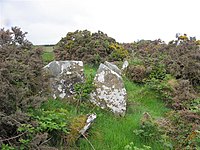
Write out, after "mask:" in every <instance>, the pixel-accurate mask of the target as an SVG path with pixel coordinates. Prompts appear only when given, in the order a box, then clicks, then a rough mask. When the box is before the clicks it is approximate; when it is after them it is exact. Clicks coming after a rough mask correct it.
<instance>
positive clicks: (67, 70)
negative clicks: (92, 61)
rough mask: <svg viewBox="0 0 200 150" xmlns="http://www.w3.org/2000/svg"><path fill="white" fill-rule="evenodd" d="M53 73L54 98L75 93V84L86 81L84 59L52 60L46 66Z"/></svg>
mask: <svg viewBox="0 0 200 150" xmlns="http://www.w3.org/2000/svg"><path fill="white" fill-rule="evenodd" d="M44 69H45V70H46V71H48V72H49V74H50V75H51V78H50V86H51V89H52V90H51V91H52V96H53V98H54V99H56V98H57V97H59V98H62V99H63V98H67V97H70V96H72V95H73V94H74V87H73V86H74V84H76V83H78V82H83V81H84V73H83V62H82V61H52V62H50V63H49V64H48V65H46V66H45V67H44Z"/></svg>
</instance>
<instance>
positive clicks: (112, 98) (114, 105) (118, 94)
mask: <svg viewBox="0 0 200 150" xmlns="http://www.w3.org/2000/svg"><path fill="white" fill-rule="evenodd" d="M106 64H107V63H106ZM116 67H117V66H116ZM94 84H95V86H96V89H95V91H94V92H92V93H91V100H90V101H91V102H92V103H94V104H96V105H97V106H99V107H101V108H102V109H109V110H111V111H112V112H113V113H114V114H116V115H119V116H124V115H125V111H126V99H127V96H126V95H127V93H126V89H125V88H124V84H123V80H122V77H121V76H120V75H119V74H118V73H117V72H115V71H114V70H112V67H108V66H106V65H104V64H100V66H99V69H98V71H97V74H96V76H95V78H94Z"/></svg>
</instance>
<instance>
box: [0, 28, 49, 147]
mask: <svg viewBox="0 0 200 150" xmlns="http://www.w3.org/2000/svg"><path fill="white" fill-rule="evenodd" d="M25 35H26V33H23V32H22V31H21V30H20V28H17V27H13V28H12V29H11V30H5V29H1V30H0V58H1V59H0V81H1V85H0V103H1V105H0V139H3V143H0V144H8V143H12V145H13V146H15V145H18V144H19V143H20V142H19V137H20V136H19V137H18V132H17V128H18V127H19V126H20V125H21V124H23V123H28V122H30V117H29V116H27V114H26V112H27V110H28V109H29V108H38V107H39V106H40V104H41V102H43V101H44V100H45V96H46V95H47V93H46V92H47V89H48V88H47V87H48V78H47V76H46V75H45V74H44V73H43V71H42V67H43V61H42V58H41V50H40V49H33V47H32V44H31V43H30V42H29V41H28V40H26V39H25ZM15 136H16V138H11V140H6V139H9V138H10V137H15Z"/></svg>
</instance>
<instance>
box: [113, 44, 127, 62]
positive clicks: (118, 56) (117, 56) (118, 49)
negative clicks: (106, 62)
mask: <svg viewBox="0 0 200 150" xmlns="http://www.w3.org/2000/svg"><path fill="white" fill-rule="evenodd" d="M109 48H110V49H111V51H112V53H111V54H110V56H109V59H110V60H111V61H123V60H124V58H126V57H128V54H129V53H128V50H126V49H124V47H123V46H122V45H119V44H117V43H115V44H114V43H112V44H110V46H109Z"/></svg>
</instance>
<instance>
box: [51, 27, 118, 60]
mask: <svg viewBox="0 0 200 150" xmlns="http://www.w3.org/2000/svg"><path fill="white" fill-rule="evenodd" d="M111 43H116V42H115V40H114V39H113V38H111V37H108V36H107V35H106V34H104V33H103V32H101V31H98V33H91V32H90V31H87V30H83V31H79V30H77V31H75V32H69V33H67V36H66V37H64V38H62V39H61V40H60V41H59V42H58V43H57V44H56V46H55V48H54V53H55V59H56V60H82V61H84V62H85V63H88V64H99V63H100V62H104V61H105V60H106V58H107V57H108V55H110V54H111V52H112V50H111V49H110V48H109V45H110V44H111Z"/></svg>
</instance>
